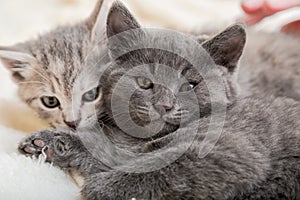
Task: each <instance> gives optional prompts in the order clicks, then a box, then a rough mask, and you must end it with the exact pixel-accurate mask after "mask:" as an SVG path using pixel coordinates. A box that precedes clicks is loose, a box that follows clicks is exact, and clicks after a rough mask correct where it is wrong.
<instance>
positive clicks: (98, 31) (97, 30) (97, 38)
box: [86, 0, 108, 44]
mask: <svg viewBox="0 0 300 200" xmlns="http://www.w3.org/2000/svg"><path fill="white" fill-rule="evenodd" d="M107 13H108V0H98V1H97V3H96V5H95V8H94V10H93V12H92V13H91V15H90V16H89V18H88V19H87V20H86V24H87V26H88V29H89V30H90V31H91V41H92V42H95V43H96V44H97V43H101V42H102V41H103V40H105V36H106V34H105V33H106V18H107Z"/></svg>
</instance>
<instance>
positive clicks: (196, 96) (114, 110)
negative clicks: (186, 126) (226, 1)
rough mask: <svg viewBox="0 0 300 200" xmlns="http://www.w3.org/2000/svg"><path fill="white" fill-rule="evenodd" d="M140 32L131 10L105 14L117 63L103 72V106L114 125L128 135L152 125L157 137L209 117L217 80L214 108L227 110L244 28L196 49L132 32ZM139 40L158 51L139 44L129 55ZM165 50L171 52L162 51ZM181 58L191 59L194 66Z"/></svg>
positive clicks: (185, 43)
mask: <svg viewBox="0 0 300 200" xmlns="http://www.w3.org/2000/svg"><path fill="white" fill-rule="evenodd" d="M131 22H132V23H131ZM138 28H140V26H139V24H138V23H137V22H136V21H135V19H134V18H133V16H131V14H130V13H129V11H128V10H127V9H126V8H125V7H124V6H123V5H122V4H120V3H116V4H115V8H114V9H111V11H110V13H109V15H108V28H107V30H108V31H107V34H108V37H113V39H110V40H109V41H108V47H109V53H110V56H111V57H112V58H113V59H114V60H115V62H114V64H112V65H111V67H110V68H109V70H107V72H105V75H104V79H103V82H101V84H103V85H104V88H105V91H104V93H105V94H106V95H105V96H104V99H105V102H104V103H105V107H107V108H108V111H107V112H108V113H109V115H110V118H113V119H114V121H115V122H116V123H117V125H119V126H120V127H121V128H125V129H127V130H130V132H132V131H134V129H135V128H138V126H142V127H148V125H149V124H152V126H150V129H155V128H156V126H159V127H160V130H159V133H169V132H170V131H174V130H176V129H177V128H178V127H179V126H180V124H182V123H185V122H187V121H189V120H191V117H193V116H196V117H197V118H199V117H201V116H207V115H209V114H210V111H211V91H209V89H208V85H207V84H208V83H210V85H217V82H216V79H219V80H221V84H222V87H224V89H225V95H224V96H223V97H222V99H218V102H214V103H217V104H218V103H219V104H222V105H228V104H231V103H232V102H233V101H234V98H235V96H236V91H235V89H236V87H235V84H234V77H233V72H234V71H235V68H236V66H237V62H238V60H239V58H240V56H241V54H242V50H243V47H244V43H245V31H244V29H243V27H242V26H240V25H235V26H232V27H229V28H228V29H226V30H225V31H223V32H221V33H220V34H218V35H216V36H215V37H213V38H210V39H208V40H206V41H204V42H203V43H202V44H198V45H197V46H199V45H201V46H202V47H200V49H199V48H196V47H195V45H194V46H193V45H191V44H194V43H189V42H188V41H185V40H182V41H179V42H178V41H177V39H179V38H180V37H178V38H176V37H175V38H174V37H173V38H172V37H168V35H165V36H164V34H163V33H161V34H158V35H152V34H151V30H150V32H148V31H147V30H146V29H142V30H140V31H139V30H138V31H137V32H136V31H135V30H133V29H136V30H137V29H138ZM124 31H126V32H125V33H123V32H124ZM118 34H120V35H118ZM164 37H165V38H164ZM114 38H116V39H114ZM179 40H180V39H179ZM138 41H148V44H150V46H151V44H152V43H159V44H160V45H161V47H162V49H159V48H158V49H155V48H151V47H147V45H146V44H145V43H143V44H142V47H140V48H139V49H137V50H130V49H132V46H135V45H136V44H137V43H138ZM146 43H147V42H146ZM195 43H196V42H195ZM164 46H165V47H166V48H167V49H169V50H163V49H164ZM176 49H177V50H178V49H180V50H179V51H176ZM172 52H179V54H178V53H172ZM180 53H182V54H183V55H184V57H187V58H188V57H192V58H193V59H194V60H195V61H196V63H197V66H193V65H192V64H191V63H190V62H189V61H188V60H187V59H184V58H183V57H181V55H180ZM193 64H194V63H193ZM200 68H201V69H202V70H200V71H198V70H199V69H200ZM202 75H204V77H203V76H202ZM216 77H217V78H216ZM128 114H129V115H128ZM131 121H133V123H134V124H133V123H131ZM135 125H138V126H135ZM160 125H162V126H160ZM126 132H127V133H128V131H126Z"/></svg>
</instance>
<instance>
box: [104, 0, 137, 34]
mask: <svg viewBox="0 0 300 200" xmlns="http://www.w3.org/2000/svg"><path fill="white" fill-rule="evenodd" d="M140 27H141V26H140V25H139V23H138V22H137V20H136V19H135V17H134V16H133V15H132V14H131V13H130V11H129V10H128V9H127V8H126V7H125V6H124V5H123V3H121V2H120V1H115V2H114V3H113V4H112V6H111V8H110V10H109V13H108V16H107V36H108V37H111V36H114V35H116V34H118V33H121V32H124V31H128V30H131V29H136V28H140Z"/></svg>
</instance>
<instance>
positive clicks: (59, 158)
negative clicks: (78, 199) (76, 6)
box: [20, 3, 300, 200]
mask: <svg viewBox="0 0 300 200" xmlns="http://www.w3.org/2000/svg"><path fill="white" fill-rule="evenodd" d="M107 25H108V29H107V34H108V37H114V36H115V35H117V34H118V33H121V32H123V31H128V30H131V29H134V28H140V26H139V25H138V23H137V22H136V21H135V20H134V18H133V17H132V15H131V14H130V13H129V12H128V11H127V9H126V8H125V7H124V6H123V5H122V4H120V3H114V4H113V6H112V8H111V10H110V12H109V15H108V22H107ZM131 33H132V34H131ZM137 33H138V34H136V32H130V31H129V35H130V38H129V40H128V38H126V37H123V34H122V35H121V36H120V38H119V40H110V41H109V44H108V46H109V50H110V52H109V53H110V55H111V57H112V58H113V62H112V63H111V65H110V66H109V68H108V69H107V70H106V71H105V72H104V74H107V75H105V76H103V77H102V78H103V79H101V81H103V82H101V81H100V82H101V83H103V86H105V87H104V88H105V89H106V90H108V92H109V93H105V94H108V95H105V100H104V103H105V104H110V103H111V102H113V101H114V92H113V91H112V89H117V91H118V92H117V93H116V95H117V96H116V98H117V99H119V100H120V104H122V102H123V99H124V100H126V99H127V98H125V96H126V95H127V93H128V92H132V93H130V94H132V98H130V99H129V101H127V103H129V107H128V108H129V112H128V113H129V114H130V115H131V117H132V121H134V122H135V123H137V124H138V125H139V126H140V127H147V125H149V124H151V123H152V120H153V119H154V120H153V121H154V122H156V121H159V122H162V123H159V124H158V125H160V124H163V125H164V126H163V127H162V129H160V130H159V131H158V132H156V133H157V134H156V135H151V136H150V137H144V133H143V132H138V133H139V134H140V135H141V137H138V135H131V133H128V132H126V131H123V130H120V129H119V128H118V127H117V126H116V124H115V123H117V121H118V120H121V119H123V120H126V121H125V124H127V123H128V121H127V118H125V119H124V118H123V117H121V118H120V119H118V115H117V116H116V115H114V113H113V109H114V108H113V107H114V104H111V106H108V107H107V108H108V109H107V110H106V112H107V116H108V118H104V119H103V120H106V119H109V120H112V121H111V123H106V126H104V127H103V130H93V129H85V130H80V131H79V132H82V133H79V134H78V135H82V134H85V138H80V137H79V136H78V135H77V134H73V133H69V132H68V131H59V130H56V131H42V132H39V133H36V134H34V135H32V136H30V137H28V138H26V139H25V140H24V141H23V142H22V143H21V145H20V151H21V152H22V153H24V154H27V155H35V156H38V155H40V154H41V152H42V151H43V150H44V151H45V153H46V154H47V159H48V161H50V162H53V163H54V165H57V166H59V167H61V168H63V169H67V170H72V171H76V172H79V173H80V174H81V175H83V176H84V178H85V183H84V186H83V188H82V193H81V194H82V197H83V199H88V200H90V199H131V198H137V199H234V198H237V199H238V198H241V199H299V198H300V196H299V194H300V191H299V189H298V188H300V184H299V180H298V177H297V174H299V165H298V164H300V163H299V159H298V157H299V156H298V155H299V153H300V152H299V142H298V141H299V139H300V138H299V133H300V123H299V117H300V104H299V103H296V102H294V101H291V100H287V99H283V98H278V99H272V98H270V99H269V100H264V99H260V98H258V97H256V98H253V97H250V98H245V99H239V100H238V101H236V102H235V103H233V102H232V100H231V95H227V91H228V90H224V91H223V92H224V95H225V96H223V98H221V99H218V100H219V101H215V102H214V104H213V103H212V102H211V101H210V102H207V100H208V99H209V98H207V95H211V92H212V91H210V92H209V93H208V92H207V88H208V85H209V84H206V85H205V84H203V81H205V82H207V83H210V82H213V83H215V82H216V81H218V80H219V79H218V78H216V77H219V78H220V75H221V80H222V82H224V85H223V86H224V88H230V89H231V90H234V89H233V85H232V86H231V84H227V83H231V78H230V77H232V72H234V71H235V69H236V64H237V62H238V60H239V57H240V56H241V54H242V50H243V46H244V43H245V31H244V29H243V27H242V26H240V25H235V26H232V27H229V28H228V29H226V30H225V31H223V32H221V33H220V34H218V35H216V36H215V37H213V38H212V39H210V40H208V41H205V42H204V43H203V44H202V47H203V51H202V50H201V51H198V49H194V48H192V47H193V45H191V44H192V43H189V42H187V41H186V40H183V41H179V42H181V46H178V45H177V44H178V43H177V42H178V40H174V38H168V40H167V38H165V37H164V35H163V36H162V37H157V36H153V35H151V34H150V35H148V32H147V31H146V30H145V31H144V30H142V32H140V31H138V32H137ZM127 36H128V35H127ZM143 38H149V39H150V41H151V42H152V43H155V42H157V43H158V42H162V43H163V42H164V43H163V44H165V45H166V46H167V47H168V48H174V49H173V50H174V51H173V52H176V50H177V49H180V51H182V52H185V53H188V54H190V55H191V56H192V57H193V58H195V60H197V61H198V62H199V66H193V65H192V64H191V63H190V62H188V61H187V60H186V59H185V58H183V57H181V56H179V55H176V54H174V53H171V52H168V51H164V50H162V49H160V50H158V49H151V48H150V49H149V48H148V49H147V48H145V49H143V48H142V49H137V50H133V51H130V52H128V51H127V50H128V49H130V47H131V46H132V45H134V44H135V43H138V41H140V40H143ZM179 38H180V37H179ZM177 39H178V38H177ZM116 41H117V43H116ZM172 44H176V45H172ZM122 49H125V52H128V53H126V54H123V55H121V56H120V54H119V51H120V50H121V51H122ZM209 55H210V56H211V57H210V56H209ZM197 58H198V59H197ZM211 59H213V61H214V62H212V60H211ZM145 64H147V65H145ZM141 65H142V66H144V65H145V66H146V68H142V69H144V70H140V69H139V68H137V69H136V70H134V71H131V69H133V68H135V67H136V66H141ZM166 65H168V66H170V67H171V68H172V69H174V71H168V70H167V69H168V68H164V66H166ZM147 67H148V70H147ZM193 67H200V69H202V70H204V71H201V72H203V73H202V74H201V73H200V74H199V73H198V71H197V70H196V71H195V68H193ZM205 70H206V71H205ZM173 72H174V74H173ZM176 75H177V77H176ZM208 75H211V76H208ZM151 76H152V79H150V77H151ZM155 77H156V78H157V79H155ZM161 77H167V79H168V81H167V82H165V84H164V85H162V84H158V83H160V82H159V81H161V79H160V78H161ZM182 77H184V78H185V79H186V80H187V81H181V78H182ZM225 77H227V79H228V80H227V79H226V78H225ZM122 78H123V79H122ZM204 78H205V80H203V79H204ZM107 80H109V81H107ZM122 80H124V82H122ZM170 80H171V82H169V81H170ZM175 80H177V82H176V81H175ZM120 81H121V83H125V84H127V85H126V87H122V86H123V85H122V84H121V85H120V86H119V85H118V84H117V82H120ZM168 83H169V85H167V84H168ZM216 85H217V86H218V84H216ZM127 86H131V88H127ZM118 87H120V89H125V91H123V93H119V92H120V91H122V90H118ZM231 87H232V88H231ZM126 89H127V90H126ZM231 90H229V91H231ZM189 92H193V93H195V94H196V97H197V98H196V99H194V100H196V102H195V101H194V100H193V101H191V100H190V99H189V97H190V95H189ZM180 93H183V94H185V95H182V96H180ZM110 94H111V95H110ZM174 94H176V95H174ZM124 95H125V96H124ZM177 96H179V98H177ZM184 97H187V98H186V99H185V98H184ZM122 98H123V99H122ZM180 98H183V99H182V100H181V99H180ZM197 101H199V102H197ZM185 103H187V104H185ZM193 103H195V105H196V106H194V104H193ZM186 105H191V106H193V107H192V108H193V109H189V107H186ZM214 105H217V106H216V107H217V108H219V109H217V110H215V111H214V112H212V111H213V110H212V108H213V106H214ZM222 105H224V106H225V109H226V111H227V113H226V120H225V122H224V126H223V130H222V134H221V135H220V137H219V138H218V141H217V142H216V141H215V140H214V138H213V137H207V131H208V130H209V127H210V126H211V122H210V120H211V117H210V116H212V115H217V116H218V115H219V114H220V113H221V114H222V111H223V110H222ZM179 107H180V108H179ZM197 108H198V109H199V111H200V114H201V113H202V114H203V115H202V117H201V118H199V116H198V115H197V119H196V120H195V118H191V117H192V116H194V115H195V114H197V113H194V112H193V111H194V109H197ZM155 113H156V114H159V116H160V117H159V118H157V117H156V116H157V115H155ZM186 113H188V114H186ZM117 114H121V115H122V114H123V113H117ZM187 116H189V117H187ZM286 116H289V117H288V118H287V117H286ZM112 117H114V118H113V119H112ZM178 117H179V119H178ZM178 120H179V121H180V122H178ZM181 121H183V127H181V125H182V124H181ZM121 122H122V121H121ZM219 123H221V122H219ZM179 127H180V128H179ZM125 128H129V130H131V129H130V127H125ZM144 130H147V129H144ZM95 131H96V132H97V133H96V135H98V137H100V138H101V139H100V140H97V141H96V142H99V143H98V144H94V145H92V146H89V145H90V144H89V142H90V143H93V142H95V140H92V139H91V140H86V138H89V137H90V135H92V134H93V132H95ZM131 131H134V130H131ZM172 131H173V132H172ZM146 132H147V131H146ZM217 132H218V130H216V129H212V136H213V135H215V134H217ZM217 135H218V134H217ZM203 141H205V142H206V145H208V146H209V145H212V146H213V148H212V149H211V151H210V152H209V153H208V154H207V155H206V156H202V152H203V151H204V150H203V147H205V144H203ZM215 142H216V143H215ZM203 145H204V146H203ZM95 146H96V148H97V150H98V149H99V148H103V150H104V151H96V152H95V151H93V150H94V149H91V147H95ZM107 146H108V148H111V150H110V151H105V149H106V148H105V147H107ZM174 156H175V159H174V160H173V157H174ZM171 160H173V162H169V161H171ZM120 161H121V162H120ZM112 163H114V164H115V165H114V164H112ZM295 174H296V176H295ZM268 186H271V187H268Z"/></svg>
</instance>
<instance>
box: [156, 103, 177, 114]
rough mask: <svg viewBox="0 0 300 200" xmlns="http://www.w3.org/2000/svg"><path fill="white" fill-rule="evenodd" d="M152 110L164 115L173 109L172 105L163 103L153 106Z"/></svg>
mask: <svg viewBox="0 0 300 200" xmlns="http://www.w3.org/2000/svg"><path fill="white" fill-rule="evenodd" d="M154 108H155V109H156V110H157V111H158V112H159V113H160V114H164V113H165V112H168V111H170V110H172V109H173V108H174V105H172V104H169V103H163V104H159V105H155V106H154Z"/></svg>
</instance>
